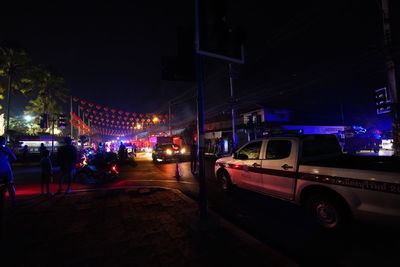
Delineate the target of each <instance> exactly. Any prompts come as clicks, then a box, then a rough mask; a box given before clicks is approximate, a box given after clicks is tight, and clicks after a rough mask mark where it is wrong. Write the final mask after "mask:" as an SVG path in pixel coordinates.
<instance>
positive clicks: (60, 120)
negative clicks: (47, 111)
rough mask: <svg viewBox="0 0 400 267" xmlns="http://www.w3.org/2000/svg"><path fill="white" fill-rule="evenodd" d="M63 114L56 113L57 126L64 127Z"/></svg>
mask: <svg viewBox="0 0 400 267" xmlns="http://www.w3.org/2000/svg"><path fill="white" fill-rule="evenodd" d="M65 126H66V124H65V114H63V113H61V114H58V128H60V129H65Z"/></svg>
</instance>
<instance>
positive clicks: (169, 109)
mask: <svg viewBox="0 0 400 267" xmlns="http://www.w3.org/2000/svg"><path fill="white" fill-rule="evenodd" d="M168 132H169V136H172V129H171V100H170V101H168Z"/></svg>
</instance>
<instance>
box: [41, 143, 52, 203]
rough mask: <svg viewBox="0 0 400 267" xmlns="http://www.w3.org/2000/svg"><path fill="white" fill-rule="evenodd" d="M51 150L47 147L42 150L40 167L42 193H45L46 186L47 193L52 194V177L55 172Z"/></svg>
mask: <svg viewBox="0 0 400 267" xmlns="http://www.w3.org/2000/svg"><path fill="white" fill-rule="evenodd" d="M49 156H50V151H48V150H47V149H46V150H44V151H43V152H42V159H41V160H40V169H41V171H42V173H41V189H42V195H44V187H45V186H46V192H47V193H46V194H47V196H50V195H51V193H50V177H51V175H52V174H53V170H52V165H51V160H50V157H49Z"/></svg>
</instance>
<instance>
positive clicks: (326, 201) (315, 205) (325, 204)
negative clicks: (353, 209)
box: [306, 194, 350, 230]
mask: <svg viewBox="0 0 400 267" xmlns="http://www.w3.org/2000/svg"><path fill="white" fill-rule="evenodd" d="M341 202H342V201H340V200H339V199H337V198H336V197H334V196H331V195H325V194H316V195H312V196H311V197H309V198H308V199H307V201H306V208H307V209H308V210H309V211H310V212H311V214H312V215H313V216H314V217H315V218H316V219H317V222H318V224H319V225H321V226H322V227H323V228H325V229H330V230H334V229H341V228H343V227H344V226H345V225H347V224H348V223H349V219H350V214H349V212H348V209H347V207H345V205H344V204H342V203H341Z"/></svg>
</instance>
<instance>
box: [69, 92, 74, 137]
mask: <svg viewBox="0 0 400 267" xmlns="http://www.w3.org/2000/svg"><path fill="white" fill-rule="evenodd" d="M72 111H73V109H72V96H71V98H70V113H69V117H70V118H71V119H70V121H69V124H70V125H71V138H72V139H73V138H74V134H73V131H74V126H73V125H72Z"/></svg>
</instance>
